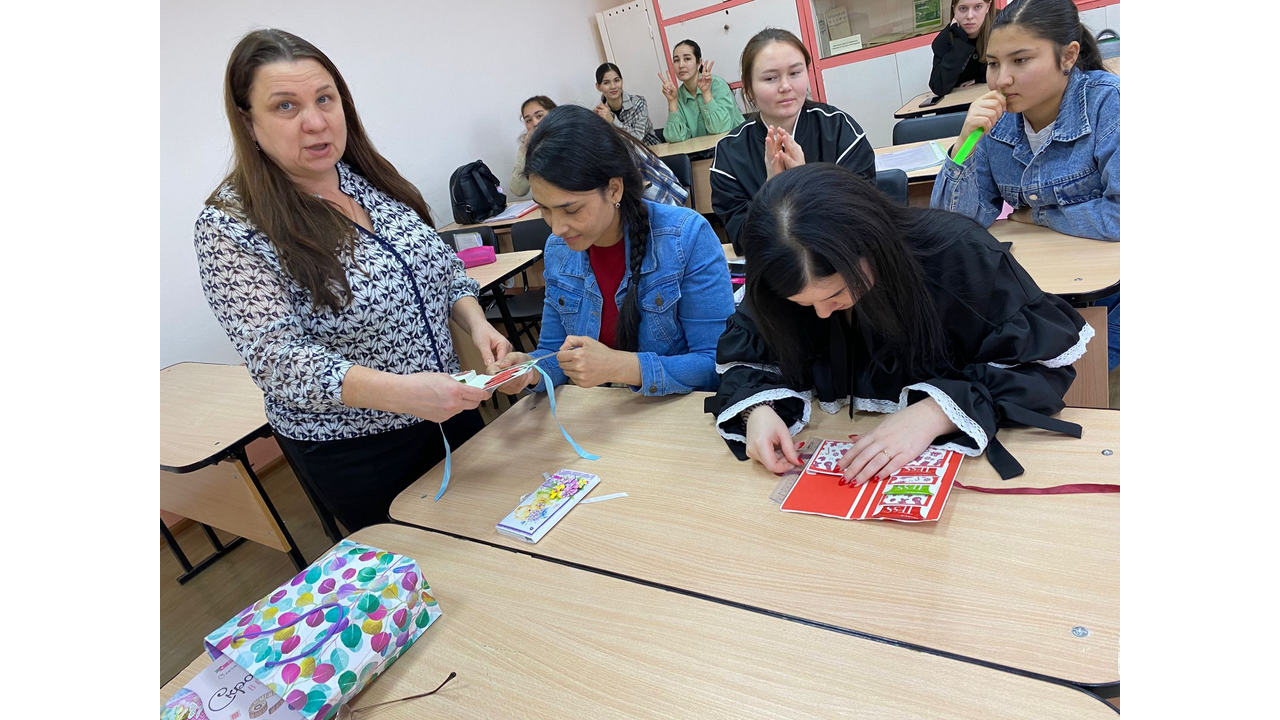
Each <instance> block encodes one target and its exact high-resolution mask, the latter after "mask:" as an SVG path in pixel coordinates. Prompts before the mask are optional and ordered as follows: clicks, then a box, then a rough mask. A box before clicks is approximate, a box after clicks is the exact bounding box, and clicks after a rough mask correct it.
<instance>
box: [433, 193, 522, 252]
mask: <svg viewBox="0 0 1280 720" xmlns="http://www.w3.org/2000/svg"><path fill="white" fill-rule="evenodd" d="M520 202H528V201H527V200H512V201H511V202H509V203H507V207H511V206H512V205H514V204H515V203H520ZM541 219H542V213H540V212H538V209H537V208H534V209H533V210H531V211H529V212H527V213H525V214H524V215H521V216H520V217H518V218H515V219H513V220H498V221H495V222H484V223H471V224H470V225H459V224H458V223H456V222H451V223H449V224H448V225H445V226H444V227H439V228H436V231H437V232H451V231H453V230H466V229H468V228H475V227H480V226H482V225H487V226H488V227H491V228H493V236H494V239H495V240H497V241H498V248H497V249H498V252H500V253H508V252H511V249H512V248H511V226H512V225H515V224H517V223H522V222H529V221H530V220H541Z"/></svg>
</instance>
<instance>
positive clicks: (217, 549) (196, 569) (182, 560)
mask: <svg viewBox="0 0 1280 720" xmlns="http://www.w3.org/2000/svg"><path fill="white" fill-rule="evenodd" d="M200 526H201V527H203V528H204V532H205V535H208V536H209V542H210V543H212V544H213V554H212V555H210V556H209V557H207V558H205V559H203V560H201V561H200V562H199V563H196V564H195V565H192V564H191V561H190V560H188V559H187V554H186V553H184V552H182V548H181V547H179V545H178V540H177V538H175V537H174V536H173V533H171V532H169V528H168V527H166V526H165V524H164V520H161V521H160V535H161V537H163V538H164V541H165V543H166V544H168V545H169V552H171V553H173V556H174V557H175V558H177V560H178V564H179V565H181V566H182V569H183V571H184V572H183V573H182V574H181V575H179V576H178V584H179V585H185V584H186V582H187V581H188V580H190V579H191V578H193V577H195V576H196V575H199V574H200V572H201V571H202V570H204V569H205V568H207V567H209V566H210V565H212V564H213V563H214V562H215V561H217V559H218V558H220V557H222V556H223V555H226V554H227V553H229V552H231V551H232V550H235V549H236V548H238V547H240V544H241V543H243V542H244V538H242V537H238V538H236V539H235V540H232V541H231V542H230V543H228V544H227V545H225V546H224V545H223V544H222V541H221V540H219V539H218V536H217V535H214V534H213V528H211V527H209V526H208V525H205V524H204V523H200Z"/></svg>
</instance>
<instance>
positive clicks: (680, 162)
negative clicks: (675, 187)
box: [658, 154, 693, 207]
mask: <svg viewBox="0 0 1280 720" xmlns="http://www.w3.org/2000/svg"><path fill="white" fill-rule="evenodd" d="M658 159H659V160H661V161H662V164H663V165H666V166H667V167H668V168H670V169H671V174H672V175H675V176H676V179H677V180H679V181H680V184H681V185H683V186H684V189H685V190H688V191H689V200H688V202H687V203H686V205H687V206H688V207H693V163H692V162H691V161H690V160H689V156H688V155H684V154H679V155H664V156H662V157H660V158H658Z"/></svg>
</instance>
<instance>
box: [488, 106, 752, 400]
mask: <svg viewBox="0 0 1280 720" xmlns="http://www.w3.org/2000/svg"><path fill="white" fill-rule="evenodd" d="M627 145H628V141H627V140H626V139H624V136H623V135H622V134H621V133H619V132H616V131H614V129H613V128H612V127H610V125H609V124H608V123H606V122H604V121H603V120H601V119H600V118H599V117H597V116H596V115H594V114H592V112H591V111H590V110H587V109H586V108H581V107H577V106H574V105H567V106H564V107H559V108H556V109H555V110H553V111H552V112H551V113H549V114H548V115H547V118H546V120H545V121H543V123H542V125H540V126H539V127H538V129H537V130H535V131H534V132H533V134H532V135H531V136H530V138H529V143H528V149H529V150H528V155H527V156H526V161H525V172H527V173H528V175H529V183H530V185H532V187H533V199H534V200H536V201H537V202H538V204H539V205H541V206H542V217H543V219H544V220H546V221H547V224H548V225H550V226H551V231H552V232H553V233H554V234H553V235H552V236H551V237H550V238H548V239H547V248H546V256H545V258H544V259H545V265H546V280H547V299H546V304H545V305H544V306H543V311H542V332H541V336H540V337H539V339H538V349H537V350H535V351H534V352H533V354H532V355H526V354H524V353H511V354H509V355H506V356H505V357H504V358H502V359H501V360H500V361H499V362H498V363H496V366H495V367H493V368H490V370H489V372H490V373H496V372H497V371H498V370H500V369H501V368H506V367H510V366H511V365H514V364H517V363H520V362H524V361H526V360H529V359H530V358H531V357H541V356H546V355H552V354H554V355H555V357H554V358H551V359H548V360H547V361H545V362H544V363H543V364H542V365H541V366H540V367H542V368H543V369H544V370H546V372H547V374H548V375H549V376H550V378H551V380H552V382H553V383H554V384H556V385H559V384H562V383H564V382H565V381H566V380H571V381H573V383H574V384H576V385H578V386H579V387H594V386H596V385H604V384H606V383H619V384H624V385H629V386H630V387H631V389H632V390H634V391H635V392H638V393H642V394H644V395H668V394H673V393H687V392H690V391H692V390H714V389H715V387H716V383H717V381H718V377H717V375H716V361H715V345H716V338H718V337H720V333H721V331H723V330H724V321H725V318H727V317H729V315H730V314H731V313H732V312H733V293H732V289H731V286H730V284H729V268H728V265H727V264H726V263H725V260H724V252H723V250H722V249H721V247H720V240H719V239H718V238H717V237H716V235H715V233H714V232H712V230H711V226H710V225H709V224H708V223H707V221H706V219H705V218H703V217H702V216H701V215H699V214H698V213H696V212H694V211H693V210H691V209H689V208H683V207H672V206H670V205H659V204H656V203H653V202H649V201H647V200H645V199H644V198H643V196H642V193H643V188H642V181H641V179H640V172H639V171H638V170H637V169H636V165H635V162H634V160H633V159H632V155H631V151H630V150H629V149H628V147H627ZM530 385H533V386H534V388H533V389H534V391H536V392H542V391H544V390H545V389H546V387H545V382H544V381H542V379H541V377H540V376H539V375H538V373H537V372H536V371H530V372H528V373H525V374H524V375H522V376H520V377H518V378H516V379H514V380H512V381H510V382H508V383H507V384H505V385H503V386H502V387H501V388H500V389H501V390H502V391H503V392H506V393H509V394H513V395H514V394H515V393H518V392H520V391H521V390H523V389H524V388H526V387H528V386H530Z"/></svg>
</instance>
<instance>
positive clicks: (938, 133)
mask: <svg viewBox="0 0 1280 720" xmlns="http://www.w3.org/2000/svg"><path fill="white" fill-rule="evenodd" d="M966 115H967V113H947V114H945V115H933V116H930V117H922V118H907V119H906V120H899V121H898V124H896V125H894V126H893V144H894V145H902V144H903V143H913V142H921V141H924V140H937V139H939V138H950V137H955V136H957V135H959V134H960V128H962V127H964V119H965V116H966Z"/></svg>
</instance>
